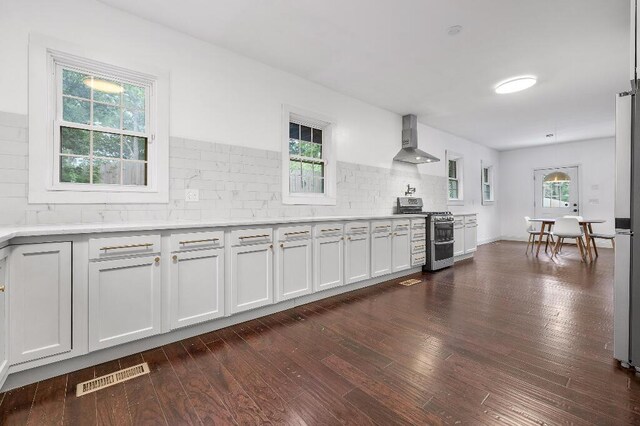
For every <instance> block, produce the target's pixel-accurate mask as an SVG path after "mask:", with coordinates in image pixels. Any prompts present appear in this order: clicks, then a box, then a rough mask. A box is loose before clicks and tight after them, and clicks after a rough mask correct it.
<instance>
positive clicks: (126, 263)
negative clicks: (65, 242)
mask: <svg viewBox="0 0 640 426" xmlns="http://www.w3.org/2000/svg"><path fill="white" fill-rule="evenodd" d="M160 271H161V268H160V257H159V256H154V255H152V256H140V257H131V258H123V259H109V260H104V261H95V262H91V263H90V264H89V350H90V351H95V350H98V349H103V348H108V347H110V346H115V345H119V344H121V343H125V342H130V341H133V340H138V339H142V338H144V337H148V336H152V335H154V334H157V333H160V326H161V325H160V321H161V313H160V309H161V279H160V278H161V273H160Z"/></svg>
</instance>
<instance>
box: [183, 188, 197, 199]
mask: <svg viewBox="0 0 640 426" xmlns="http://www.w3.org/2000/svg"><path fill="white" fill-rule="evenodd" d="M184 200H185V201H189V202H196V201H200V190H198V189H190V188H189V189H185V190H184Z"/></svg>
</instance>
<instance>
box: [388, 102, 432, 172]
mask: <svg viewBox="0 0 640 426" xmlns="http://www.w3.org/2000/svg"><path fill="white" fill-rule="evenodd" d="M393 160H394V161H403V162H405V163H411V164H422V163H435V162H436V161H440V159H439V158H437V157H434V156H433V155H431V154H427V153H426V152H424V151H422V150H420V149H418V117H416V116H415V115H413V114H409V115H405V116H404V117H402V149H401V150H400V152H398V153H397V154H396V156H395V157H393Z"/></svg>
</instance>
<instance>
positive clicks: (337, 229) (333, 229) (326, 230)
mask: <svg viewBox="0 0 640 426" xmlns="http://www.w3.org/2000/svg"><path fill="white" fill-rule="evenodd" d="M340 229H341V228H331V229H322V230H321V231H320V232H333V231H339V230H340Z"/></svg>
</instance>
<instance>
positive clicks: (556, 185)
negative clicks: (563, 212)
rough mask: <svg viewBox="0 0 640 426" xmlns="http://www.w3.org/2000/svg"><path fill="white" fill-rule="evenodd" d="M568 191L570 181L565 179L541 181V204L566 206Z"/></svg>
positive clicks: (569, 189) (544, 205)
mask: <svg viewBox="0 0 640 426" xmlns="http://www.w3.org/2000/svg"><path fill="white" fill-rule="evenodd" d="M570 191H571V187H570V182H567V181H551V182H542V206H543V207H567V206H568V205H569V198H570V195H571V194H570Z"/></svg>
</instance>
